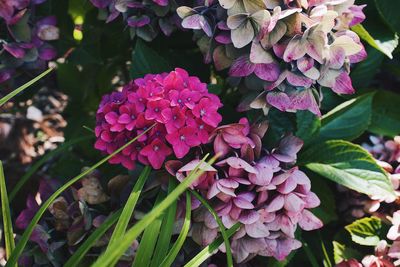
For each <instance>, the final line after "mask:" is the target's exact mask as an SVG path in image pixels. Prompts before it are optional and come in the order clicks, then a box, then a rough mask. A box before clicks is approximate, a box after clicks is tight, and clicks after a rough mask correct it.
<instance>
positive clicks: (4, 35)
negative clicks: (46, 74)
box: [0, 0, 59, 83]
mask: <svg viewBox="0 0 400 267" xmlns="http://www.w3.org/2000/svg"><path fill="white" fill-rule="evenodd" d="M43 2H45V0H32V1H30V0H2V1H0V24H3V23H4V24H5V26H4V31H2V32H1V33H0V39H1V42H0V46H1V48H2V51H0V54H1V58H0V65H2V66H3V67H2V68H1V70H0V83H2V82H5V81H7V80H9V79H11V78H12V77H13V75H14V73H15V72H16V71H18V70H20V69H21V68H24V69H29V70H35V69H44V68H45V67H46V64H45V63H46V62H47V61H49V60H52V59H54V58H55V57H56V55H57V51H56V49H55V48H54V47H53V46H52V45H51V44H49V43H48V41H54V40H57V39H58V38H59V30H58V28H57V27H56V22H57V21H56V18H55V17H54V16H49V17H45V18H40V19H37V18H36V17H34V14H35V12H34V10H35V7H36V5H38V4H41V3H43Z"/></svg>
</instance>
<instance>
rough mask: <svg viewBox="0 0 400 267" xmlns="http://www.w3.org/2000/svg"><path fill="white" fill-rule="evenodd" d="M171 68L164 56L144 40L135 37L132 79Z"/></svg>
mask: <svg viewBox="0 0 400 267" xmlns="http://www.w3.org/2000/svg"><path fill="white" fill-rule="evenodd" d="M171 70H172V67H171V66H170V64H169V63H168V61H167V60H166V59H165V58H163V57H162V56H161V55H160V54H158V53H157V52H156V51H154V50H153V49H151V48H150V47H148V46H147V45H146V43H145V42H144V41H142V40H141V39H139V38H138V39H137V41H136V45H135V49H134V51H133V54H132V66H131V78H132V79H136V78H140V77H143V76H144V75H146V74H149V73H161V72H167V71H171Z"/></svg>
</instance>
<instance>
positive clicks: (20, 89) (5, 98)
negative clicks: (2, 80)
mask: <svg viewBox="0 0 400 267" xmlns="http://www.w3.org/2000/svg"><path fill="white" fill-rule="evenodd" d="M52 71H53V68H49V69H48V70H46V71H44V72H43V73H41V74H39V75H38V76H37V77H35V78H33V79H32V80H30V81H29V82H27V83H25V84H23V85H21V86H20V87H18V88H17V89H15V90H14V91H12V92H11V93H9V94H8V95H6V96H5V97H3V98H1V99H0V107H1V106H2V105H4V104H5V103H7V102H8V101H9V100H10V99H11V98H13V97H14V96H16V95H18V94H19V93H21V92H22V91H24V90H25V89H26V88H28V87H29V86H31V85H32V84H34V83H36V82H37V81H39V80H40V79H42V78H43V77H44V76H46V75H47V74H49V73H50V72H52Z"/></svg>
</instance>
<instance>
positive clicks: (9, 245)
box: [0, 161, 17, 266]
mask: <svg viewBox="0 0 400 267" xmlns="http://www.w3.org/2000/svg"><path fill="white" fill-rule="evenodd" d="M0 199H1V211H2V212H1V216H2V217H3V225H4V239H5V244H6V257H7V258H8V257H10V255H11V253H12V252H13V250H14V247H15V243H14V231H13V227H12V222H11V212H10V205H9V203H8V194H7V188H6V178H5V177H4V171H3V163H2V162H1V161H0ZM11 266H17V265H16V264H13V265H11Z"/></svg>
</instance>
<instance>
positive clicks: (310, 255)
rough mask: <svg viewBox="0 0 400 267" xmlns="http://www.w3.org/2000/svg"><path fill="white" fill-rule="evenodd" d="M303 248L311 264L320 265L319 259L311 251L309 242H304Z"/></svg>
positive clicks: (313, 265)
mask: <svg viewBox="0 0 400 267" xmlns="http://www.w3.org/2000/svg"><path fill="white" fill-rule="evenodd" d="M303 249H304V251H305V252H306V255H307V258H308V260H309V262H310V264H311V266H312V267H318V266H319V265H318V261H317V259H316V257H315V256H314V254H313V252H312V251H311V249H310V247H309V246H308V244H307V243H304V242H303Z"/></svg>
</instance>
